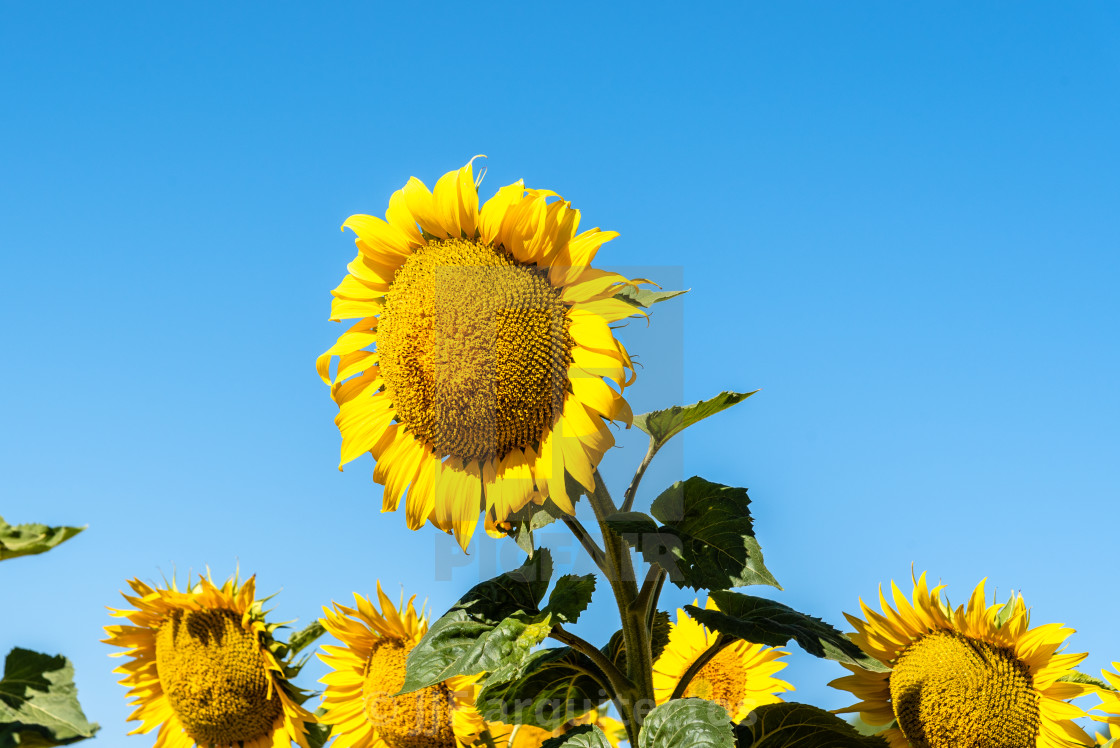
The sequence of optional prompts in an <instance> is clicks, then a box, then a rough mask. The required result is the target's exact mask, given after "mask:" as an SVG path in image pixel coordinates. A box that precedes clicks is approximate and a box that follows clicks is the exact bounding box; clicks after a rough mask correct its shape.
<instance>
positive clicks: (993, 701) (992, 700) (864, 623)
mask: <svg viewBox="0 0 1120 748" xmlns="http://www.w3.org/2000/svg"><path fill="white" fill-rule="evenodd" d="M942 589H944V586H943V585H942V586H937V587H934V588H933V589H932V590H930V589H928V587H927V585H926V575H925V574H922V576H921V577H920V578H919V579H917V580H915V581H914V596H913V603H911V602H910V601H909V600H907V599H906V596H905V595H903V594H902V592H901V590H899V588H898V586H897V585H895V584H894V583H893V582H892V583H891V590H892V594H893V597H894V603H895V605H896V606H897V610H895V609H894V608H891V606H890V605H889V604H888V603H887V599H886V597H885V596H884V595H883V593H882V590H880V592H879V602H880V605H881V606H882V608H883V613H882V614H881V615H880V614H879V613H876V612H875V611H874V610H871V609H870V608H869V607H868V606H867V605H866V604H864V602H863V601H862V600H861V601H860V607H861V608H862V609H863V615H864V617H865V618H866V620H861V619H860V618H857V617H855V616H851V615H847V614H845V615H846V616H847V619H848V621H849V622H850V623H851V624H852V625H853V626H854V627H855V628H856V631H857V633H855V634H851V635H850V638H851V639H852V641H853V642H855V643H856V644H857V645H859V647H860V649H862V650H863V651H864V652H866V653H867V654H869V655H871V656H872V657H874V658H876V659H877V660H879V661H880V662H882V663H883V664H884V665H887V666H889V667H890V670H889V671H888V672H882V673H876V672H871V671H869V670H864V669H863V668H859V667H856V666H852V665H845V666H844V667H846V668H847V669H848V670H850V671H852V673H853V674H852V675H849V676H846V677H843V678H839V679H837V680H835V681H833V682H832V683H831V684H830V685H832V686H834V687H836V688H843V689H846V690H848V691H851V692H852V693H853V694H854V695H855V696H856V697H857V698H859V699H860V702H859V703H858V704H856V705H854V706H852V707H849V708H847V709H843V710H841V711H842V712H859V713H860V716H861V717H862V718H863V720H864V721H865V722H867V723H869V724H872V725H888V724H891V723H892V722H893V721H897V726H893V725H892V726H891V727H890V728H889V729H888V730H886V731H885V732H884V736H885V737H886V738H887V739H888V740H889V741H890V743H891V746H892V748H908V747H910V746H912V747H913V748H987V746H994V745H998V746H1001V747H1002V748H1061V747H1063V746H1080V745H1085V744H1091V743H1092V739H1091V738H1090V737H1089V736H1088V735H1086V734H1085V732H1084V731H1083V730H1082V729H1081V728H1080V727H1078V726H1077V725H1076V724H1074V723H1073V721H1072V720H1073V719H1075V718H1077V717H1082V716H1084V715H1085V713H1084V711H1082V710H1081V709H1080V708H1079V707H1077V706H1074V705H1073V704H1070V703H1068V699H1072V698H1075V697H1077V696H1082V695H1084V694H1086V693H1089V692H1091V691H1093V690H1094V689H1093V688H1092V687H1091V686H1085V685H1080V684H1077V683H1070V682H1066V681H1063V680H1061V678H1062V677H1063V676H1065V675H1068V674H1069V673H1070V672H1071V668H1073V667H1074V666H1075V665H1077V663H1079V662H1081V661H1082V660H1083V659H1085V655H1084V654H1059V653H1058V650H1059V649H1061V648H1062V646H1063V645H1064V643H1065V640H1066V639H1067V638H1068V637H1069V635H1070V634H1072V633H1073V630H1072V629H1068V628H1064V627H1063V626H1062V625H1061V624H1058V623H1050V624H1045V625H1043V626H1037V627H1035V628H1030V613H1029V611H1028V610H1027V608H1026V605H1025V604H1024V602H1023V598H1022V597H1020V596H1016V597H1015V598H1014V600H1013V601H1012V602H1010V603H1008V604H1006V605H1002V604H998V603H997V604H994V605H987V604H986V603H985V598H984V582H983V581H981V582H980V584H979V585H977V587H976V589H975V590H974V591H973V593H972V598H971V599H970V600H969V601H968V605H967V606H965V605H961V606H958V607H957V608H956V609H955V610H953V609H950V608H949V606H948V604H947V603H945V602H944V601H943V599H942V597H941V591H942Z"/></svg>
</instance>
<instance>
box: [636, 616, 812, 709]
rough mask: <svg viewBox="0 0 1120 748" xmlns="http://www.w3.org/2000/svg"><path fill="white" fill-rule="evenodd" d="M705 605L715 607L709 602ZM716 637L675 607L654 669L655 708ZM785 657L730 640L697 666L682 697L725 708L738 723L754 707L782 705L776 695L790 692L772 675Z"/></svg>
mask: <svg viewBox="0 0 1120 748" xmlns="http://www.w3.org/2000/svg"><path fill="white" fill-rule="evenodd" d="M694 604H698V603H694ZM704 607H705V608H707V609H708V610H718V609H719V608H717V607H716V604H715V602H714V601H712V600H711V599H709V600H708V602H707V604H706V605H705V606H704ZM717 637H718V634H716V633H715V632H712V631H709V630H708V628H707V627H706V626H704V625H703V624H701V623H699V622H698V621H695V620H693V619H692V618H691V617H689V615H688V614H687V613H685V611H684V610H681V609H679V608H678V609H677V622H676V623H675V624H673V627H672V629H671V630H670V632H669V643H668V644H667V645H666V647H665V651H664V652H662V653H661V656H660V657H658V658H657V662H656V663H654V666H653V691H654V696H655V697H656V699H657V703H658V704H664V703H665V702H666V701H668V700H669V698H670V697H671V696H672V694H673V692H674V691H675V690H676V688H677V685H678V684H679V683H680V681H681V678H682V677H683V676H684V675H685V673H686V672H688V671H689V669H690V668H692V667H693V666H694V664H695V663H696V662H697V661H698V660H699V658H700V656H701V655H702V654H704V652H705V651H707V649H708V648H709V647H710V646H711V645H712V644H714V643H715V641H716V638H717ZM787 654H789V653H788V652H785V651H783V650H780V649H775V648H773V647H766V646H763V645H761V644H752V643H750V642H745V641H742V640H738V641H735V642H733V643H732V644H730V645H728V646H726V647H724V648H723V649H721V650H720V651H719V653H718V654H716V656H715V657H713V658H712V659H711V660H709V661H708V662H707V663H706V664H705V665H704V666H703V667H701V668H700V670H699V671H698V672H696V674H695V675H694V676H693V677H692V680H691V681H690V682H689V684H688V686H687V687H686V688H685V690H684V693H683V694H681V695H682V696H696V697H699V698H702V699H707V700H708V701H714V702H716V703H718V704H719V705H720V706H722V707H724V708H725V709H727V712H728V713H729V714H730V715H731V719H732V721H733V722H741V721H742V720H743V719H745V718H746V716H747V715H748V714H750V713H751V712H752V711H754V709H755V708H756V707H760V706H764V705H766V704H776V703H778V702H780V701H782V699H781V698H780V697H779V696H778V694H780V693H785V692H787V691H792V690H794V688H793V686H792V685H790V684H789V683H787V682H786V681H784V680H780V679H778V678H775V677H774V675H775V674H776V673H777V672H778V671H780V670H781V669H782V668H784V667H785V666H786V663H785V662H782V661H781V658H782V657H785V656H786V655H787Z"/></svg>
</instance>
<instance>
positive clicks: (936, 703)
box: [890, 631, 1041, 748]
mask: <svg viewBox="0 0 1120 748" xmlns="http://www.w3.org/2000/svg"><path fill="white" fill-rule="evenodd" d="M890 686H891V701H892V702H893V704H894V713H895V716H896V717H898V724H899V727H900V728H901V729H902V732H903V733H904V734H905V735H906V738H907V740H909V741H910V744H911V745H913V746H915V748H989V747H990V746H999V747H1000V748H1034V745H1035V740H1036V738H1037V737H1038V734H1039V728H1040V726H1041V718H1040V715H1039V703H1038V696H1037V695H1036V694H1035V691H1034V683H1033V681H1032V680H1031V676H1030V672H1029V670H1028V669H1027V666H1026V665H1025V664H1024V663H1023V662H1022V661H1021V660H1019V658H1017V657H1016V656H1015V654H1014V652H1012V651H1011V650H1010V649H1007V648H1005V647H997V646H995V645H992V644H988V643H987V642H983V641H979V640H977V639H972V638H970V637H967V636H962V635H961V634H957V633H952V632H948V631H942V632H937V633H933V634H928V635H926V636H924V637H922V638H921V639H919V640H917V641H916V642H914V643H913V644H911V645H910V646H909V647H907V648H906V649H905V650H904V651H903V653H902V654H901V655H900V656H899V658H898V660H897V662H896V663H895V665H894V668H893V669H892V671H891V678H890Z"/></svg>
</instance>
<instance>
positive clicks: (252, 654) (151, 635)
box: [104, 577, 315, 748]
mask: <svg viewBox="0 0 1120 748" xmlns="http://www.w3.org/2000/svg"><path fill="white" fill-rule="evenodd" d="M128 585H129V587H131V588H132V590H133V592H135V594H136V596H135V597H134V596H132V595H128V594H124V593H122V594H123V595H124V598H125V600H127V601H128V602H129V603H130V604H131V605H132V606H133V607H134V609H133V610H116V609H113V608H110V609H109V610H110V611H111V613H112V615H113V616H115V617H118V618H125V619H127V620H128V621H129V622H130V623H131V624H132V625H125V626H106V627H105V632H106V633H107V634H108V635H109V638H108V639H105V640H104V642H105V643H106V644H111V645H113V646H116V647H123V648H124V649H125V650H126V651H124V652H117V653H115V655H114V656H118V657H123V656H127V657H131V658H132V659H131V661H129V662H127V663H126V664H124V665H122V666H120V667H119V668H117V669H116V670H114V671H113V672H115V673H120V674H122V675H124V676H125V677H124V678H122V679H121V683H122V684H123V685H125V686H128V687H129V696H131V697H132V699H133V701H132V702H131V703H132V705H134V706H136V707H137V708H136V711H134V712H133V713H132V714H131V715H130V716H129V720H130V721H131V720H135V721H140V722H141V725H140V726H139V727H137V728H136V729H135V730H133V731H132V732H131V733H129V734H131V735H135V734H137V733H147V732H151V731H152V730H153V729H155V728H156V727H159V736H158V738H157V739H156V743H155V748H190V746H194V745H199V746H222V747H223V748H226V747H228V748H232V747H233V746H238V747H239V748H288V746H291V744H292V741H293V740H294V741H295V742H296V743H298V744H299V745H301V746H303V748H307V725H308V724H312V723H314V722H315V717H314V716H312V715H311V714H310V713H308V712H307V711H305V710H304V709H303V708H302V707H301V706H300V702H301V701H302V700H303V699H302V698H301V696H300V694H299V692H298V691H297V690H296V689H295V687H294V686H293V685H292V684H291V683H290V681H289V677H290V676H291V675H292V672H291V670H290V669H287V668H285V666H284V665H282V664H281V663H280V660H279V659H278V658H277V656H276V654H275V651H276V649H277V648H278V647H279V646H280V645H278V644H277V643H276V642H275V641H274V640H273V637H272V634H273V631H275V629H276V628H278V626H279V624H269V623H265V621H264V614H263V613H262V612H261V602H260V601H258V600H256V599H255V594H256V582H255V577H254V578H250V579H249V580H247V581H246V582H245V583H244V584H240V585H239V584H238V582H237V579H236V578H231V579H230V580H228V581H227V582H226V583H225V584H223V585H222V586H221V587H217V586H215V585H214V583H213V582H212V581H211V580H210V579H207V578H206V577H200V578H199V581H198V584H196V585H194V586H191V585H190V583H189V580H188V585H187V587H188V589H187V591H186V592H180V591H179V590H178V589H176V587H175V584H174V582H172V584H171V585H170V586H169V588H165V589H161V588H157V587H151V586H149V585H147V584H144V583H143V582H141V581H140V580H139V579H133V580H131V581H130V582H128Z"/></svg>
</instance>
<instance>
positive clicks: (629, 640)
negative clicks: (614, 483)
mask: <svg viewBox="0 0 1120 748" xmlns="http://www.w3.org/2000/svg"><path fill="white" fill-rule="evenodd" d="M594 479H595V490H593V491H591V492H590V493H589V494H588V499H589V500H590V503H591V507H592V509H593V510H594V511H595V518H596V519H597V520H598V522H599V528H600V531H601V532H602V534H603V546H604V548H605V555H606V563H607V568H606V569H605V573H606V575H607V581H609V582H610V585H611V591H612V592H613V593H614V598H615V603H616V604H617V605H618V612H619V617H620V619H621V622H622V640H623V646H624V647H625V650H626V677H627V681H628V683H627V686H628V687H627V688H626V692H625V693H620V694H617V696H618V699H617V703H618V706H619V711H620V712H621V713H622V716H623V722H624V723H625V725H626V731H627V734H628V735H629V738H630V742H631V745H637V738H638V732H639V730H640V729H641V724H642V721H643V720H644V718H645V712H646V710H648V709H651V708H652V706H653V704H654V703H655V702H654V692H653V650H652V647H651V644H650V632H649V628H648V627H647V625H646V601H644V600H641V599H640V597H639V592H638V584H637V581H636V576H635V573H634V561H633V559H632V557H631V556H630V548H629V546H627V545H626V543H624V542H623V540H622V538H621V537H620V536H619V535H618V534H617V533H616V532H615V531H614V530H612V529H611V528H610V527H609V526H608V525H607V522H606V519H607V517H610V516H611V515H612V514H614V513H615V512H616V511H617V507H616V506H615V503H614V501H613V500H612V499H611V496H610V491H609V490H608V489H607V486H606V484H605V483H604V482H603V477H602V475H601V474H600V473H599V471H598V470H596V471H595V474H594Z"/></svg>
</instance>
